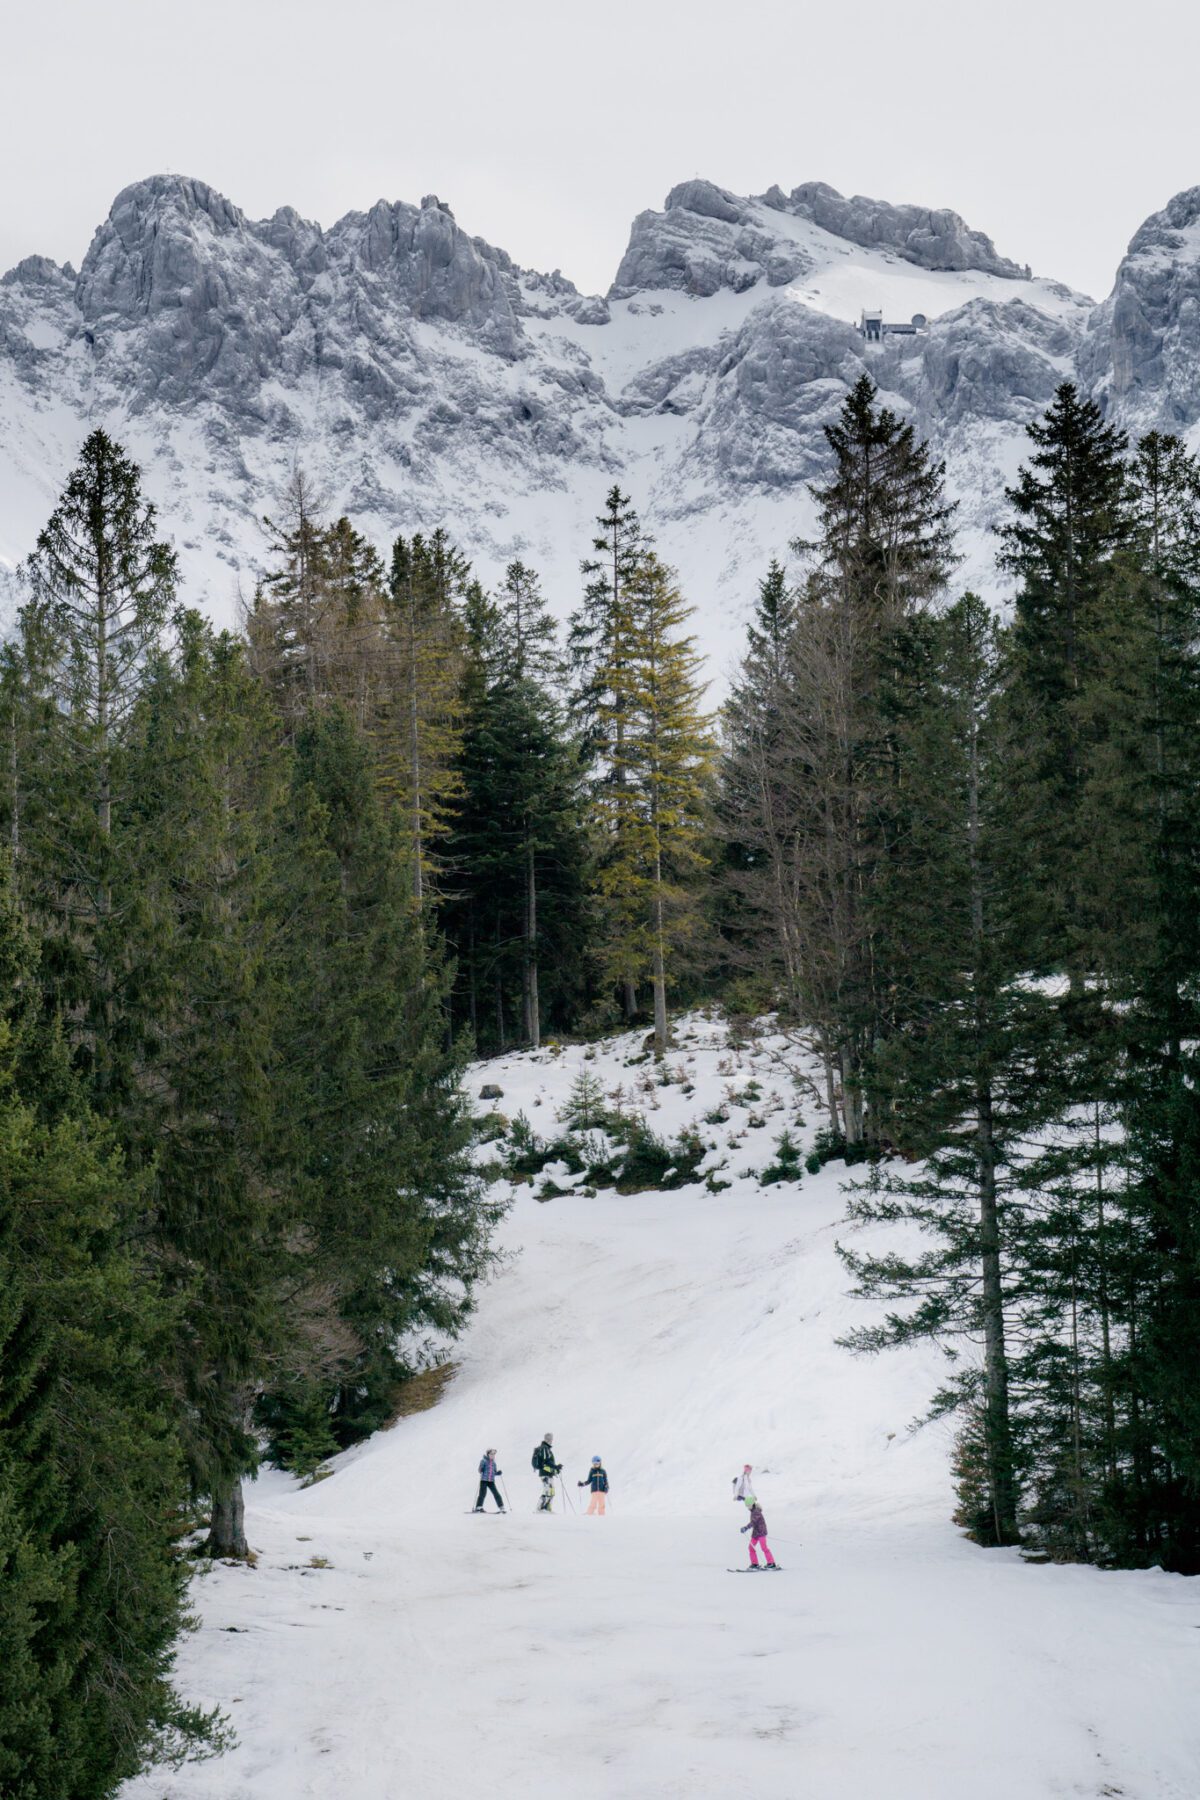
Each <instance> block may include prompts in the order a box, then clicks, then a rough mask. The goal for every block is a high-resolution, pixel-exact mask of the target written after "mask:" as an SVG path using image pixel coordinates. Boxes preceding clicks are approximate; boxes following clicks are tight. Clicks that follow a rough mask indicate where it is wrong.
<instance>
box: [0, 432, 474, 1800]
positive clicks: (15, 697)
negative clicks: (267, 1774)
mask: <svg viewBox="0 0 1200 1800" xmlns="http://www.w3.org/2000/svg"><path fill="white" fill-rule="evenodd" d="M322 554H323V556H326V558H327V561H326V562H325V563H323V564H322V582H323V584H324V585H323V587H322V599H321V605H320V606H319V607H316V606H314V607H312V608H310V609H308V610H306V606H305V603H306V602H307V600H308V599H309V598H311V595H310V594H309V592H308V590H307V589H305V590H304V591H303V592H302V594H301V596H300V599H299V601H298V602H297V603H296V604H295V605H293V604H292V603H291V600H290V597H289V595H288V594H287V592H286V583H284V582H283V581H282V578H281V580H280V581H279V582H276V583H274V584H273V586H272V587H270V588H269V589H268V590H267V591H266V592H265V594H264V598H263V602H262V605H261V607H260V609H258V611H256V614H255V618H254V620H253V621H252V624H253V631H252V633H251V637H250V641H249V642H244V641H242V640H240V639H239V638H236V637H234V636H232V635H229V634H226V633H216V632H214V631H213V630H212V628H211V627H210V626H209V625H208V624H207V623H205V621H204V620H203V619H202V618H201V617H200V616H199V615H198V614H196V613H194V612H188V611H186V610H184V609H182V608H181V607H180V606H179V604H178V596H177V574H176V565H175V558H174V555H173V553H172V551H171V550H170V548H169V547H168V546H167V544H166V543H165V542H164V541H162V539H161V538H160V537H159V535H158V527H157V521H156V519H155V516H154V510H153V508H152V507H151V506H150V505H148V504H147V502H146V501H145V499H144V497H143V495H142V492H141V485H140V478H139V473H138V470H137V469H136V468H135V467H134V466H133V465H132V464H131V463H130V462H129V461H128V460H127V459H126V458H125V457H124V455H123V454H122V453H121V451H120V449H119V448H118V447H117V446H116V445H115V444H113V443H112V442H111V441H110V439H109V438H107V437H106V436H105V435H104V434H103V433H102V432H96V433H95V434H94V435H93V436H92V437H90V438H89V439H88V441H87V443H86V445H85V446H84V449H83V452H82V458H81V461H80V463H79V466H78V468H77V469H76V470H75V471H74V473H73V474H72V476H71V478H70V481H69V483H68V485H67V488H66V491H65V493H64V494H63V497H62V499H61V501H60V503H59V505H58V506H57V508H56V509H55V511H54V513H53V515H52V517H51V518H50V520H49V522H48V524H47V525H46V527H45V529H44V531H43V532H42V533H41V535H40V537H39V539H38V543H37V547H36V549H35V551H34V553H33V555H32V556H31V558H30V560H29V562H28V564H27V565H26V569H25V572H24V573H25V579H26V583H27V592H28V599H27V604H26V605H25V606H24V608H23V610H22V612H21V614H20V617H19V621H18V627H17V631H16V633H15V636H14V638H13V639H12V641H11V642H10V643H9V644H7V645H6V646H5V647H4V650H3V660H2V665H0V734H2V737H0V741H2V743H3V759H2V766H3V778H2V781H0V788H2V793H0V813H2V825H3V846H4V848H3V853H2V855H0V968H2V970H3V986H2V989H0V1791H2V1792H3V1793H4V1794H5V1795H6V1796H9V1797H11V1800H89V1797H91V1796H105V1795H109V1794H111V1793H112V1792H113V1791H114V1789H115V1787H116V1786H117V1785H119V1783H120V1781H121V1780H122V1779H124V1778H125V1777H126V1776H128V1775H130V1774H132V1773H134V1772H135V1771H136V1770H137V1769H138V1768H139V1767H140V1766H142V1764H143V1762H144V1761H145V1760H146V1759H147V1758H161V1757H168V1758H169V1757H171V1756H173V1755H175V1756H178V1755H184V1754H188V1753H196V1752H200V1753H203V1751H204V1750H205V1749H206V1748H209V1749H211V1748H214V1747H216V1746H218V1745H219V1743H220V1742H221V1738H222V1730H223V1728H222V1726H221V1723H220V1721H219V1720H216V1719H214V1718H211V1717H209V1718H206V1717H203V1716H201V1715H200V1714H198V1713H196V1712H195V1711H193V1710H190V1709H188V1708H187V1707H186V1706H185V1705H183V1704H182V1703H181V1702H180V1700H179V1699H178V1698H177V1697H176V1695H175V1693H174V1692H173V1689H172V1685H171V1666H172V1658H173V1648H174V1644H175V1641H176V1639H177V1636H178V1634H179V1632H180V1630H181V1628H182V1627H183V1625H184V1622H185V1617H186V1611H185V1609H186V1591H185V1590H186V1570H187V1561H186V1556H187V1554H188V1552H189V1550H190V1547H191V1546H192V1545H193V1544H196V1545H197V1547H200V1548H206V1549H207V1550H208V1551H209V1552H210V1553H212V1554H215V1555H221V1556H232V1557H243V1556H246V1555H247V1544H246V1539H245V1533H244V1527H243V1521H242V1487H241V1484H242V1477H243V1476H244V1475H245V1474H246V1473H247V1472H248V1471H250V1470H252V1469H253V1468H254V1466H255V1464H256V1461H257V1459H258V1456H259V1453H260V1445H261V1443H262V1441H263V1438H264V1435H268V1436H269V1437H270V1439H271V1442H272V1449H273V1453H274V1454H275V1455H276V1456H277V1457H278V1459H279V1460H281V1461H284V1462H286V1463H287V1464H288V1465H289V1466H291V1467H294V1468H298V1469H300V1470H305V1469H308V1470H311V1469H313V1468H315V1467H316V1465H317V1464H318V1463H319V1462H320V1460H321V1459H322V1457H324V1456H326V1455H328V1454H329V1453H331V1452H332V1451H334V1450H335V1449H337V1448H338V1447H339V1446H341V1445H343V1444H346V1443H348V1442H351V1441H353V1439H354V1438H355V1437H356V1436H359V1435H362V1434H363V1433H364V1432H366V1431H368V1430H370V1429H372V1428H373V1427H374V1426H375V1425H376V1424H378V1423H379V1422H381V1421H382V1420H383V1419H384V1418H386V1417H387V1416H388V1415H389V1411H390V1407H391V1404H392V1400H393V1395H394V1390H395V1389H396V1387H397V1385H398V1382H399V1381H400V1379H401V1378H402V1377H403V1376H404V1375H405V1373H406V1372H407V1369H408V1363H407V1362H406V1355H407V1356H408V1357H410V1358H411V1357H413V1356H414V1354H415V1346H417V1345H418V1344H419V1342H420V1340H421V1338H422V1337H423V1336H424V1335H425V1334H426V1333H429V1332H432V1331H436V1332H438V1333H446V1332H449V1333H452V1332H453V1331H455V1330H456V1329H457V1327H458V1326H459V1324H460V1323H461V1322H462V1320H463V1318H464V1317H465V1315H466V1313H467V1311H468V1309H469V1307H470V1304H471V1293H472V1287H473V1284H474V1282H475V1281H476V1279H477V1278H478V1277H479V1276H480V1274H481V1273H482V1272H483V1271H484V1270H485V1268H486V1267H487V1265H488V1261H489V1256H490V1251H489V1227H490V1225H491V1222H492V1219H493V1217H494V1214H493V1212H492V1210H491V1208H490V1207H489V1204H488V1203H487V1202H486V1200H485V1197H484V1196H483V1194H482V1193H481V1191H480V1189H479V1186H478V1184H477V1182H476V1179H475V1177H474V1175H473V1174H472V1171H471V1166H470V1160H469V1129H470V1128H469V1121H468V1118H467V1115H466V1111H465V1107H464V1104H463V1101H462V1099H461V1096H460V1093H459V1088H458V1061H457V1053H456V1052H455V1050H454V1049H453V1048H452V1045H451V1038H450V1034H449V1033H448V1031H447V1022H446V1003H447V987H448V982H449V970H448V966H447V963H446V959H445V956H444V953H443V950H442V947H441V944H440V940H439V938H438V935H437V932H436V929H435V927H434V924H433V922H432V921H431V919H430V918H428V917H427V916H426V914H425V912H424V911H423V909H422V908H421V907H420V906H419V905H418V904H417V900H416V898H415V897H414V896H419V895H420V892H421V880H422V875H421V871H422V868H423V866H424V859H426V858H428V857H429V856H431V854H432V847H431V846H432V843H433V842H434V841H435V837H436V830H437V829H438V827H439V825H440V821H441V819H442V817H443V809H444V806H445V804H446V803H447V801H448V799H449V790H448V789H446V788H443V789H439V787H438V783H437V780H436V778H435V779H433V780H430V781H424V782H422V781H418V784H417V786H416V787H415V788H414V786H413V784H412V781H411V772H410V768H409V765H407V764H406V763H404V761H403V759H402V758H401V757H400V756H399V755H398V754H397V746H396V743H395V742H394V741H393V739H392V738H391V737H390V736H389V735H388V734H387V732H386V731H385V730H384V725H383V716H382V715H383V714H384V712H385V711H386V708H385V707H384V705H383V702H382V701H381V700H380V699H379V693H380V689H381V676H380V673H379V671H378V670H372V669H370V668H369V667H368V665H367V663H366V662H365V661H364V660H363V658H362V656H361V654H360V653H361V651H362V649H363V641H362V639H361V636H360V635H356V628H355V621H356V620H357V619H358V617H359V614H358V613H357V611H356V608H357V606H358V604H359V596H360V593H361V590H362V583H363V576H364V570H363V566H362V563H363V557H364V552H363V547H362V545H361V543H360V541H359V540H357V539H356V538H355V537H354V535H353V533H351V532H349V531H348V530H345V529H343V528H342V527H338V528H337V529H336V530H335V531H333V532H332V533H330V534H328V535H327V537H326V538H323V539H322ZM406 554H407V552H406ZM446 559H447V551H446V546H445V545H444V544H443V543H442V542H441V541H440V540H435V542H434V543H433V544H432V545H431V546H429V547H427V548H425V547H413V550H412V553H411V559H410V562H409V563H408V564H405V563H404V561H403V556H402V555H401V554H400V551H399V547H398V560H397V564H396V567H397V569H398V570H399V574H398V576H397V579H398V582H399V585H400V591H401V592H402V594H403V595H404V596H405V597H406V598H410V597H411V600H412V607H413V609H414V612H415V611H416V610H419V609H420V608H421V607H429V608H434V609H436V606H437V604H438V595H439V593H440V592H441V589H439V587H438V583H439V582H443V583H444V581H445V580H447V579H450V578H451V577H450V576H447V574H446V571H445V569H444V567H443V564H444V563H445V562H446ZM338 605H340V606H341V607H342V609H343V613H342V616H341V618H340V619H339V617H338V615H337V613H336V611H335V610H334V609H335V606H338ZM269 622H271V623H272V624H273V625H274V627H275V635H274V636H271V634H270V631H269V630H268V623H269ZM404 624H405V614H404V613H403V611H402V610H401V611H398V614H397V627H396V630H397V645H396V654H397V656H398V657H401V656H402V655H403V653H404V649H405V645H406V643H407V642H408V641H409V640H406V639H404V638H403V636H402V627H403V626H404ZM343 626H344V629H341V628H342V627H343ZM414 629H415V628H414ZM339 630H340V631H341V635H340V636H339V635H338V632H339ZM417 635H418V636H419V638H420V642H421V645H422V655H423V656H425V657H426V658H427V659H429V660H428V662H427V665H426V666H425V667H423V668H422V669H419V670H417V671H415V672H414V679H413V681H412V683H411V684H410V686H409V688H407V689H405V690H404V696H405V697H407V696H408V695H409V694H410V693H411V695H412V696H413V697H414V700H415V704H416V713H415V714H414V715H413V717H414V718H415V720H416V725H417V727H418V739H419V742H420V745H421V749H420V752H419V755H421V756H424V755H426V754H429V749H428V747H429V745H430V744H433V745H434V746H435V747H436V737H435V736H433V735H432V734H433V733H434V731H435V729H436V714H437V708H438V706H439V704H440V699H439V695H440V692H441V690H440V689H439V687H438V680H439V679H440V675H439V669H441V668H442V665H441V664H439V663H438V662H437V659H436V650H435V647H434V641H433V639H432V637H431V636H430V634H429V633H425V634H424V635H421V634H420V633H418V634H417ZM443 660H444V659H443ZM447 679H448V676H447ZM390 704H393V705H398V704H399V701H398V700H397V699H396V696H395V695H393V697H392V701H391V702H390ZM407 716H408V715H406V717H407ZM422 733H424V735H423V736H422ZM417 766H418V767H420V765H419V764H418V765H417ZM422 774H423V768H422ZM427 838H428V839H429V843H427V842H426V839H427ZM205 1524H207V1534H208V1535H207V1540H206V1543H204V1544H201V1542H200V1539H201V1533H202V1532H203V1530H204V1526H205Z"/></svg>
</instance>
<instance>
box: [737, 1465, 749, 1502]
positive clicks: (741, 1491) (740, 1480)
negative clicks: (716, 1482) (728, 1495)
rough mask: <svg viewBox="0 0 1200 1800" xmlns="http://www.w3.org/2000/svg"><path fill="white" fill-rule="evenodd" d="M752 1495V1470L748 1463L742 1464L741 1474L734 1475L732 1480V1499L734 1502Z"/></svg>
mask: <svg viewBox="0 0 1200 1800" xmlns="http://www.w3.org/2000/svg"><path fill="white" fill-rule="evenodd" d="M753 1493H754V1479H753V1470H752V1469H751V1467H750V1464H749V1463H744V1464H743V1465H742V1472H741V1474H740V1475H735V1476H734V1478H733V1497H734V1499H735V1500H744V1499H745V1498H746V1497H747V1495H753Z"/></svg>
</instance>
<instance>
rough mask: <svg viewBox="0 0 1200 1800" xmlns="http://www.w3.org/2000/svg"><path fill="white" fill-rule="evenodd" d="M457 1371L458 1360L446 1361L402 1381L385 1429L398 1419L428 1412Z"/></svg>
mask: <svg viewBox="0 0 1200 1800" xmlns="http://www.w3.org/2000/svg"><path fill="white" fill-rule="evenodd" d="M457 1373H458V1364H457V1363H456V1362H444V1363H439V1364H438V1366H437V1368H436V1369H422V1370H421V1373H420V1374H419V1375H412V1376H410V1377H409V1379H408V1380H407V1381H402V1382H401V1383H400V1385H399V1387H398V1388H397V1390H396V1399H395V1406H394V1409H393V1411H392V1416H391V1418H390V1419H389V1420H388V1422H387V1425H385V1426H384V1428H383V1429H384V1430H385V1431H386V1430H388V1429H389V1428H390V1427H391V1426H393V1425H394V1424H395V1423H396V1422H397V1420H398V1419H408V1418H411V1417H412V1415H413V1414H414V1413H421V1412H428V1411H429V1408H430V1407H431V1406H436V1405H437V1403H438V1401H439V1400H440V1399H441V1397H442V1395H443V1394H444V1393H445V1391H446V1389H447V1387H448V1386H449V1384H450V1382H451V1381H452V1380H453V1378H454V1376H455V1375H457Z"/></svg>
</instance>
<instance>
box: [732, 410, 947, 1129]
mask: <svg viewBox="0 0 1200 1800" xmlns="http://www.w3.org/2000/svg"><path fill="white" fill-rule="evenodd" d="M827 436H828V439H829V446H830V450H831V453H832V456H833V461H834V467H833V472H832V474H831V478H830V480H829V481H828V482H827V483H826V484H824V485H822V486H820V487H817V488H815V489H814V497H815V499H816V502H817V507H818V519H819V532H818V536H817V538H816V539H815V540H814V541H813V542H811V543H798V544H797V545H796V549H797V551H798V552H799V553H800V554H802V555H803V556H804V557H806V558H807V560H808V562H809V565H810V566H809V573H808V575H807V578H806V580H805V582H804V584H803V586H802V588H801V590H800V593H799V595H798V596H797V600H796V605H795V612H794V616H793V617H792V618H791V619H790V620H789V621H788V624H787V630H786V637H785V639H784V643H785V647H786V673H785V674H784V675H783V677H782V678H780V679H777V680H776V678H774V677H772V675H771V672H770V669H769V667H768V666H767V665H766V664H765V663H764V664H763V666H762V668H761V671H760V669H759V666H758V665H759V663H760V662H761V661H762V658H761V657H760V656H759V655H757V654H756V656H755V666H754V667H753V668H752V669H750V671H749V673H750V676H751V679H752V680H754V681H755V682H757V681H758V680H759V679H761V680H762V681H763V683H764V690H765V691H764V694H763V696H762V698H761V701H760V702H759V704H760V705H761V706H762V707H763V708H764V709H768V711H769V717H770V730H769V733H767V734H766V735H765V736H764V735H763V734H762V733H761V732H760V734H759V737H758V739H757V742H756V743H755V741H754V740H753V738H751V739H750V740H749V741H750V743H751V745H752V754H751V756H750V760H749V764H748V765H746V764H745V761H744V759H745V755H746V752H745V749H744V747H743V752H742V756H743V763H744V766H745V767H746V776H745V781H746V786H745V793H746V802H747V807H746V817H745V819H744V821H743V820H741V819H739V820H738V822H737V824H736V826H735V830H736V831H737V833H738V834H739V836H741V837H744V838H747V839H750V840H751V841H754V842H755V843H756V855H757V856H758V857H759V858H760V867H761V870H762V872H763V879H762V880H761V881H757V882H756V883H755V884H754V885H755V889H756V892H755V899H754V905H755V908H756V910H757V911H758V913H759V918H760V924H759V930H760V931H762V933H763V941H764V943H769V942H773V943H774V946H775V952H774V956H773V958H772V961H773V965H774V968H775V969H776V971H777V979H778V984H779V986H780V988H781V990H782V991H783V992H784V993H785V994H786V995H787V996H788V998H789V1001H790V1003H791V1005H792V1006H793V1007H794V1009H795V1011H796V1013H797V1014H798V1015H799V1016H801V1017H802V1018H803V1019H804V1021H805V1023H806V1024H807V1025H808V1027H809V1028H810V1029H811V1030H812V1031H813V1032H814V1034H815V1036H816V1038H817V1042H818V1044H819V1047H820V1049H821V1051H822V1054H823V1056H824V1060H825V1064H826V1071H827V1082H826V1086H827V1100H828V1105H829V1108H830V1112H831V1117H832V1118H833V1119H835V1120H836V1123H837V1126H838V1127H839V1128H840V1131H841V1133H842V1134H844V1136H845V1137H846V1138H847V1140H848V1141H850V1142H851V1143H858V1142H860V1141H861V1140H862V1139H863V1138H864V1137H865V1136H868V1135H875V1136H878V1135H879V1133H880V1131H881V1130H882V1121H881V1119H880V1118H879V1117H875V1118H873V1119H871V1120H870V1121H868V1120H867V1118H866V1116H865V1112H864V1103H865V1086H866V1082H867V1078H868V1072H869V1069H870V1067H871V1064H872V1060H873V1058H874V1055H875V1052H876V1049H877V1046H878V1045H879V1043H880V1042H881V1041H882V1040H883V1038H884V1037H886V1035H887V1034H888V1032H889V1031H890V1030H891V1029H892V1028H893V1026H894V1023H895V1020H894V1016H893V1015H894V1009H895V995H896V993H897V985H896V984H897V977H898V971H896V970H895V969H893V968H891V967H889V965H888V963H887V960H886V953H885V946H884V944H883V942H882V936H881V932H882V920H883V915H882V912H881V909H880V907H879V906H878V905H877V904H876V900H875V889H876V887H877V885H878V883H879V881H880V879H881V876H882V874H883V872H884V871H885V870H886V869H887V867H888V865H889V863H890V862H891V861H892V860H893V859H894V858H895V856H897V855H898V854H902V850H903V842H904V828H903V815H904V806H905V802H904V799H903V783H902V780H901V757H900V750H899V744H900V739H901V737H902V735H903V729H904V718H905V713H906V709H908V708H909V707H910V706H911V705H912V704H913V700H912V693H911V690H912V689H913V687H914V685H916V686H918V687H919V677H918V675H917V674H915V673H914V666H915V667H916V669H918V670H919V667H920V661H921V656H920V646H919V632H917V631H916V622H917V621H919V619H920V616H921V614H922V613H923V612H924V611H925V610H926V609H927V608H928V607H929V605H930V604H931V603H932V602H933V601H934V600H935V599H936V598H937V597H938V596H939V595H940V594H941V592H942V590H943V587H944V585H945V582H946V579H947V576H948V573H949V571H950V569H951V567H952V566H953V562H954V552H953V544H952V537H951V520H952V516H953V508H952V507H951V506H950V505H949V504H948V503H947V501H946V499H945V497H944V493H943V486H942V470H941V468H940V466H939V465H937V464H935V463H934V462H932V460H931V458H930V456H929V453H928V450H927V449H926V447H925V446H924V445H923V444H921V443H919V442H918V441H917V438H916V436H915V433H914V431H913V428H912V426H911V425H906V424H903V423H901V421H900V420H898V419H897V418H896V417H895V415H894V414H893V413H891V412H889V411H888V410H887V408H881V407H878V406H877V405H876V394H875V389H874V387H873V385H872V384H871V382H870V381H869V380H868V379H867V378H866V377H865V376H864V377H863V379H862V380H861V381H859V382H858V383H857V384H856V386H855V387H854V389H853V390H852V391H851V393H850V394H849V395H848V397H847V399H846V402H845V405H844V406H843V409H842V413H841V416H840V417H839V420H838V422H837V424H836V425H834V426H831V427H830V428H829V429H828V432H827ZM914 639H915V641H914ZM772 688H774V693H772ZM739 706H740V709H741V711H742V712H743V713H745V711H746V706H747V699H746V696H745V693H744V692H743V694H742V698H741V700H740V702H739ZM764 716H767V714H766V713H764Z"/></svg>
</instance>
